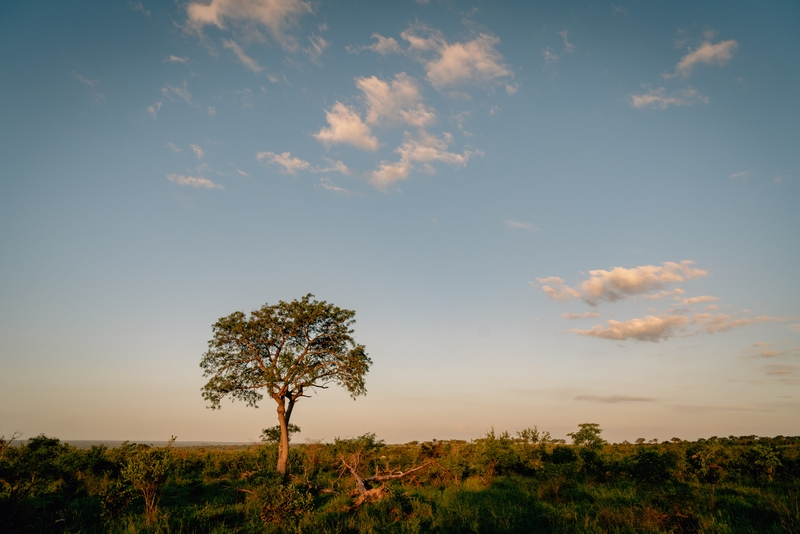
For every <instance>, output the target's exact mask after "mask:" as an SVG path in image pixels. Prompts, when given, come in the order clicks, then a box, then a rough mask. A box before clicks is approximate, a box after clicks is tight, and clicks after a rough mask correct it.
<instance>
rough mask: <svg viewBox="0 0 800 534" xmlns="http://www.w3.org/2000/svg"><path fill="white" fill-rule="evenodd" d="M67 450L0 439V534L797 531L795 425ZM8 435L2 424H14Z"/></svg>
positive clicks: (40, 440) (799, 482)
mask: <svg viewBox="0 0 800 534" xmlns="http://www.w3.org/2000/svg"><path fill="white" fill-rule="evenodd" d="M601 433H602V430H601V429H600V428H599V426H598V425H596V424H589V423H586V424H583V425H580V427H579V429H578V430H577V431H576V432H574V433H572V434H570V435H569V436H570V438H571V443H569V444H567V443H566V442H564V440H556V439H552V438H551V437H550V435H549V434H548V433H546V432H545V433H540V432H539V431H538V429H536V428H535V427H534V428H532V429H526V430H524V431H522V432H518V433H517V434H516V435H514V436H512V435H510V434H508V433H506V432H503V433H496V432H495V431H494V430H492V431H490V432H488V433H487V434H486V435H485V436H483V437H481V438H479V439H475V440H472V441H469V442H467V441H461V440H447V441H437V440H432V441H427V442H422V443H418V442H411V443H407V444H405V445H386V444H385V443H383V442H382V441H380V440H378V439H377V438H376V436H375V435H374V434H365V435H363V436H360V437H357V438H352V439H338V438H337V439H336V440H335V441H334V442H333V443H329V444H325V443H320V442H310V443H305V444H300V445H297V446H293V447H292V448H291V450H290V462H289V466H290V470H289V474H288V475H287V476H286V477H283V476H281V475H279V474H278V473H277V472H276V469H275V464H276V458H277V454H278V452H277V445H276V444H272V443H264V444H260V445H251V446H238V447H212V446H209V447H191V448H190V447H173V446H172V445H171V444H169V445H167V446H164V447H152V446H148V445H144V444H139V445H137V444H134V443H127V442H126V443H123V444H121V445H120V446H118V447H114V448H107V447H105V446H102V445H95V446H92V447H90V448H88V449H79V448H76V447H74V446H71V445H68V444H65V443H62V442H60V441H59V440H58V439H55V438H51V437H47V436H39V437H35V438H31V439H29V440H27V441H25V442H23V443H22V444H18V443H19V442H17V443H16V444H15V446H10V445H11V443H12V442H11V440H10V439H8V438H0V532H4V533H5V532H76V533H77V532H85V533H93V532H129V533H132V532H165V533H166V532H219V533H222V532H243V533H245V532H308V533H318V532H329V533H340V532H347V533H350V532H352V533H370V532H433V533H461V532H487V533H494V532H565V533H566V532H597V533H600V532H708V533H712V532H713V533H723V532H725V533H727V532H742V533H744V532H747V533H751V532H766V533H773V532H774V533H800V501H799V500H798V499H799V496H800V437H783V436H778V437H774V438H765V437H757V436H739V437H735V436H730V437H726V438H724V437H713V438H709V439H699V440H696V441H683V440H680V439H677V438H673V439H672V440H670V441H663V442H658V441H657V440H650V441H646V440H644V439H640V440H637V442H636V443H628V442H623V443H617V444H608V443H606V442H605V441H604V440H603V439H602V438H601V437H600V435H601ZM15 437H16V436H15Z"/></svg>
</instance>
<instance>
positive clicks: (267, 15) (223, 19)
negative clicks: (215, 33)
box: [186, 0, 312, 49]
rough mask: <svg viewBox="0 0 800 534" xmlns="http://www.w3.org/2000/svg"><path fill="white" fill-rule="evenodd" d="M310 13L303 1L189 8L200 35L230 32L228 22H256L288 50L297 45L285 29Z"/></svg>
mask: <svg viewBox="0 0 800 534" xmlns="http://www.w3.org/2000/svg"><path fill="white" fill-rule="evenodd" d="M307 13H312V9H311V3H310V2H305V1H303V0H211V1H210V2H209V3H200V2H192V3H190V4H189V5H188V6H187V7H186V14H187V15H188V24H189V26H190V27H191V28H193V29H194V30H195V31H197V32H200V31H201V30H202V29H203V28H204V27H205V26H216V27H217V28H220V29H227V27H226V23H227V22H228V21H232V22H237V23H243V24H245V25H247V24H253V23H255V24H257V25H261V26H264V27H266V28H267V30H268V31H269V32H270V33H271V34H272V36H273V37H274V38H275V39H277V40H278V41H279V42H280V43H281V45H282V46H283V47H284V48H287V49H294V48H296V46H297V45H296V43H295V42H294V40H293V39H290V38H288V37H286V35H285V30H286V29H287V28H288V27H289V26H292V25H294V24H295V23H296V22H297V20H298V19H299V18H300V17H301V16H303V15H305V14H307Z"/></svg>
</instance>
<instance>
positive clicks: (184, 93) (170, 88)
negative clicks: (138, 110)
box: [156, 80, 192, 111]
mask: <svg viewBox="0 0 800 534" xmlns="http://www.w3.org/2000/svg"><path fill="white" fill-rule="evenodd" d="M161 94H162V95H164V96H165V97H166V98H169V99H170V100H171V99H172V97H173V96H177V97H178V98H180V99H181V100H184V101H186V103H187V104H189V105H192V93H190V92H189V88H188V86H187V83H186V80H183V86H182V87H175V86H174V85H172V84H169V83H167V84H165V85H164V87H162V88H161ZM159 107H161V106H159ZM156 111H158V110H156Z"/></svg>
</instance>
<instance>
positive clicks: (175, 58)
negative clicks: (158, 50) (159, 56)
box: [162, 54, 189, 65]
mask: <svg viewBox="0 0 800 534" xmlns="http://www.w3.org/2000/svg"><path fill="white" fill-rule="evenodd" d="M162 63H183V64H184V65H186V64H187V63H189V58H188V57H178V56H175V55H172V54H170V55H168V56H167V57H165V58H164V60H163V61H162Z"/></svg>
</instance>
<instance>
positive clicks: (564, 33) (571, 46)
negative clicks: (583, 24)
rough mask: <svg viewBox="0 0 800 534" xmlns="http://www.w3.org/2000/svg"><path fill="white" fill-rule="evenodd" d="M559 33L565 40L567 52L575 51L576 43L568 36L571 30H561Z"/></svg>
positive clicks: (565, 50)
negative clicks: (571, 41)
mask: <svg viewBox="0 0 800 534" xmlns="http://www.w3.org/2000/svg"><path fill="white" fill-rule="evenodd" d="M558 35H560V36H561V38H562V39H563V40H564V52H567V53H571V52H574V51H575V45H574V44H572V43H570V42H569V41H568V40H567V36H568V35H569V32H568V31H567V30H561V31H560V32H558Z"/></svg>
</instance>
